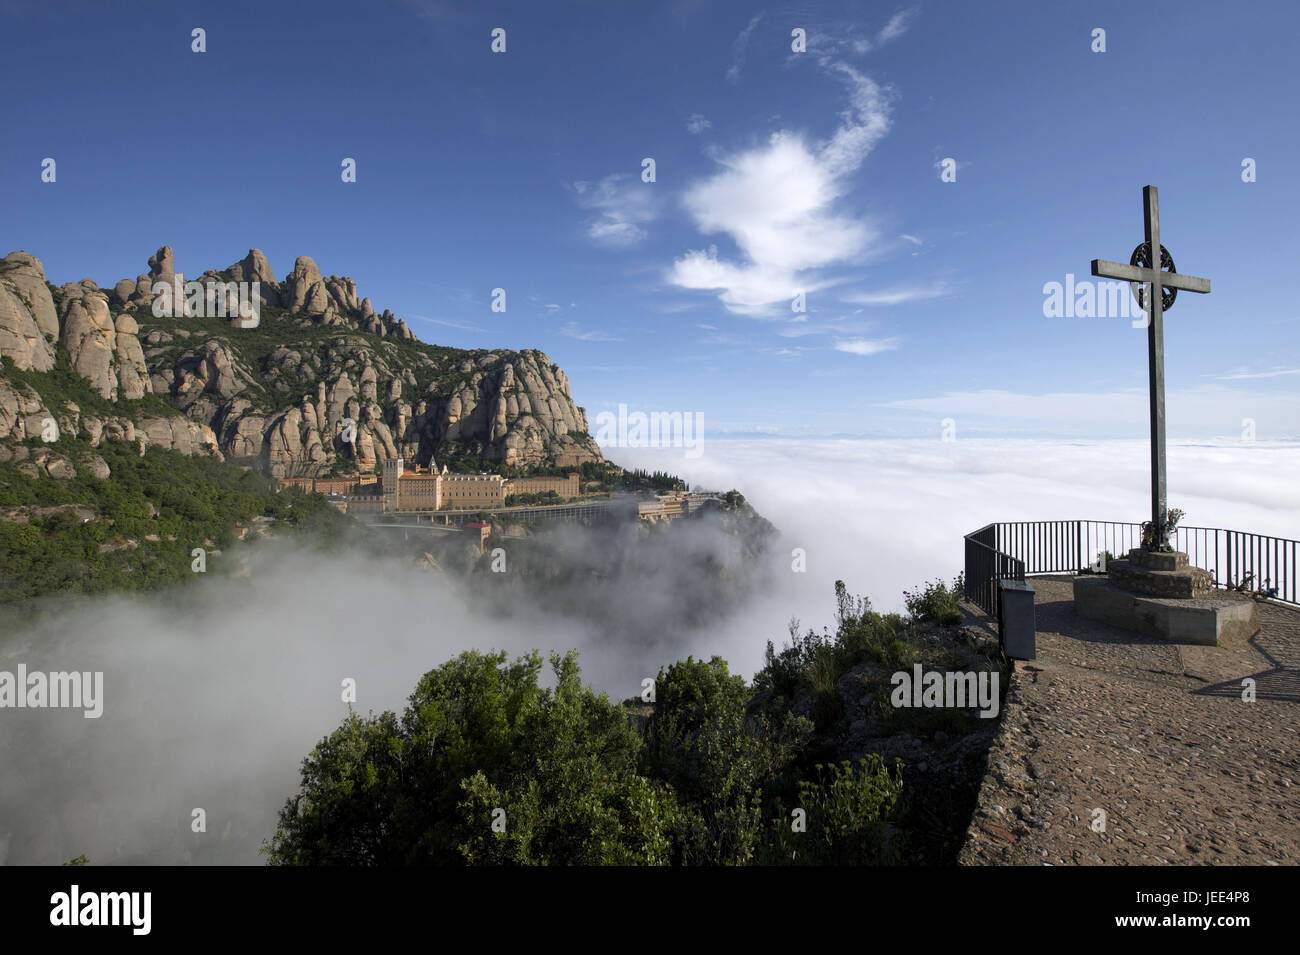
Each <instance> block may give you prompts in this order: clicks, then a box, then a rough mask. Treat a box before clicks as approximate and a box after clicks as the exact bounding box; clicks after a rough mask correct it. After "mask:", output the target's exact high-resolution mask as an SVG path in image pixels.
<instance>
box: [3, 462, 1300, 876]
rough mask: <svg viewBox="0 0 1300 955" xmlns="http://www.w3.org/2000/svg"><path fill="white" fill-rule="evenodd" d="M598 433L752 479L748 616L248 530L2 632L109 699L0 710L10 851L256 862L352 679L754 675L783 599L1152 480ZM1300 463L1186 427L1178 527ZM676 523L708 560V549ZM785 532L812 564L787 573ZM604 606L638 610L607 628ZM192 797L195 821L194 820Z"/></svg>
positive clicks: (394, 691)
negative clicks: (265, 541) (687, 660)
mask: <svg viewBox="0 0 1300 955" xmlns="http://www.w3.org/2000/svg"><path fill="white" fill-rule="evenodd" d="M605 450H606V453H607V455H608V456H609V457H610V458H611V459H613V460H615V461H616V462H617V463H619V464H622V465H624V466H625V467H645V468H650V469H656V468H657V469H663V470H668V471H672V472H674V473H677V474H679V475H681V476H682V477H684V478H686V479H687V480H688V481H690V482H691V483H692V484H693V485H694V486H697V487H703V488H711V489H718V490H727V489H730V488H733V487H734V488H737V489H739V490H741V491H742V492H743V493H744V494H745V496H746V498H747V499H748V500H749V501H750V503H752V504H753V505H754V507H755V508H756V509H757V510H758V511H759V512H760V513H761V514H763V515H764V516H765V517H767V518H768V519H769V520H771V521H772V522H773V523H774V524H775V525H776V526H777V528H778V530H779V537H778V539H777V540H776V541H775V542H774V544H773V547H772V553H771V554H770V556H769V558H768V559H767V561H765V566H764V567H763V568H762V571H763V573H762V574H761V575H756V579H761V580H762V586H761V588H759V590H758V591H757V592H756V593H754V594H753V595H752V596H751V597H750V598H749V599H748V600H746V601H744V602H743V603H742V604H741V605H740V607H739V608H738V609H732V610H729V611H727V612H726V613H725V614H723V615H721V616H716V615H715V616H712V617H710V618H709V619H707V620H705V619H701V620H700V621H698V622H697V623H694V624H692V623H689V622H688V623H685V624H683V623H680V622H678V623H674V624H672V625H669V626H665V627H663V628H661V630H660V629H656V628H655V626H654V625H653V623H651V624H649V625H647V624H646V623H645V621H647V620H649V621H653V620H654V618H655V615H656V613H655V608H656V607H668V606H671V605H673V604H674V602H675V601H676V600H678V599H679V597H681V596H682V595H683V594H686V592H687V591H688V590H689V588H691V587H692V586H693V584H692V581H691V578H690V575H689V574H688V573H684V572H683V567H684V566H685V562H683V561H677V562H675V563H674V562H673V561H672V560H671V559H664V560H662V561H659V562H658V563H655V562H651V563H650V568H651V569H649V570H648V571H645V572H644V573H641V574H640V575H639V576H638V577H636V579H632V580H629V579H627V578H626V577H624V578H620V579H619V580H618V582H617V583H615V584H604V583H602V582H601V581H600V580H599V579H598V578H593V580H592V582H591V584H590V586H591V587H592V588H593V606H597V605H598V606H600V607H601V608H602V614H603V616H599V615H594V614H588V615H584V614H583V613H582V612H580V611H577V612H575V611H567V612H563V613H557V612H554V611H552V612H547V611H542V610H538V609H536V608H535V607H533V606H530V605H517V606H514V607H512V608H510V612H509V613H508V614H504V615H503V614H500V613H494V612H489V611H488V609H487V608H486V607H485V606H484V601H483V598H482V595H481V593H480V594H479V595H477V596H473V595H471V594H470V593H469V592H468V591H467V590H466V589H465V588H464V587H463V586H462V585H461V584H459V583H458V582H457V581H456V580H455V579H454V578H449V577H445V576H438V575H435V574H430V573H429V572H427V571H423V570H420V569H419V568H416V567H414V566H412V565H411V563H410V562H408V561H398V560H395V559H394V560H379V561H375V560H371V559H368V558H364V557H362V556H361V555H360V554H342V555H336V556H331V557H323V556H320V555H318V554H315V553H313V552H309V551H305V550H302V549H297V548H294V547H292V546H291V545H288V544H286V543H285V542H279V543H277V544H275V545H272V546H269V547H262V548H260V549H259V554H260V557H258V558H257V559H256V561H255V564H254V567H253V572H252V573H250V574H249V575H248V576H244V577H222V576H220V575H215V574H214V575H210V577H209V578H206V579H205V580H204V581H203V582H202V583H201V584H199V585H197V586H191V587H186V588H182V589H180V590H178V591H174V592H170V593H167V594H143V595H129V596H128V595H115V596H107V597H96V598H85V599H68V600H65V601H57V600H56V601H55V602H54V603H53V604H52V606H51V607H49V608H48V609H47V610H46V612H45V613H43V614H42V615H41V616H40V617H39V618H38V619H37V620H36V621H35V622H34V623H32V624H30V625H28V626H27V627H25V628H22V629H20V631H19V632H18V633H16V634H10V635H8V636H6V637H4V638H3V639H0V670H10V671H12V670H14V669H15V668H16V666H17V665H18V664H19V663H24V664H26V665H27V667H28V669H29V670H47V671H48V670H81V671H87V670H90V671H94V670H102V671H104V673H105V682H104V697H105V698H104V714H103V716H102V717H101V718H99V719H85V718H83V717H82V715H81V712H80V711H77V710H3V711H0V766H3V767H4V771H3V776H2V777H0V863H9V864H23V863H28V864H51V863H53V864H57V863H59V862H63V861H66V860H67V859H70V858H72V857H74V856H77V855H79V854H82V853H85V854H86V855H88V856H89V858H90V860H91V862H92V864H93V863H101V864H103V863H112V862H118V863H186V862H194V863H213V864H228V863H233V864H257V863H258V862H260V861H261V860H260V857H259V855H258V847H259V846H260V845H261V843H262V840H264V839H266V838H267V837H269V836H270V835H271V833H272V832H273V830H274V826H275V819H276V812H277V811H278V809H279V808H280V806H282V805H283V803H284V800H285V798H286V797H288V796H289V795H290V794H291V793H292V792H294V790H295V788H296V785H297V782H298V766H299V764H300V762H301V760H302V758H303V757H304V756H305V755H306V754H307V752H308V751H309V750H310V748H311V747H312V745H313V744H314V743H316V742H317V741H318V740H319V739H320V738H321V737H322V736H324V735H325V734H327V733H328V732H329V731H330V730H332V729H333V728H334V727H336V726H337V725H338V722H339V720H340V719H342V718H343V717H344V716H345V715H346V712H347V705H346V704H344V703H343V701H342V699H341V690H340V687H341V681H342V680H343V679H345V678H352V679H354V680H356V685H357V694H358V699H357V704H356V709H357V710H358V711H360V712H362V713H366V712H368V711H371V710H373V711H376V712H378V711H382V710H385V709H397V710H400V709H401V707H402V705H403V704H404V702H405V699H406V697H407V696H408V694H409V693H410V692H411V690H412V688H413V687H414V685H415V682H416V680H417V679H418V677H419V676H420V674H422V673H423V672H425V671H426V670H428V669H431V668H433V667H435V666H437V665H439V664H440V663H442V662H444V661H446V660H447V659H448V658H449V657H451V656H452V655H454V654H455V653H457V652H459V651H461V650H464V649H469V648H480V649H490V648H499V649H504V650H507V651H509V652H510V653H512V654H516V653H520V652H523V651H525V650H529V649H533V648H537V649H541V650H543V651H551V650H566V649H569V648H571V647H576V648H577V649H578V650H579V652H580V654H581V661H582V665H583V672H584V676H585V678H586V679H587V680H589V681H590V682H592V683H593V684H594V685H595V686H596V687H597V688H598V689H601V690H604V691H606V692H608V693H610V695H611V696H612V697H615V698H622V697H627V696H632V695H636V694H637V693H639V692H640V687H641V680H642V679H643V678H644V677H646V676H653V675H654V674H655V673H656V672H657V671H658V669H659V667H660V666H662V665H666V664H668V663H671V662H672V661H673V660H675V659H679V658H683V657H685V656H686V655H687V654H693V655H695V656H697V657H700V656H704V657H707V656H711V655H713V654H720V655H722V656H724V657H725V658H726V659H727V660H728V661H729V662H730V663H731V665H732V667H733V669H734V670H736V671H739V672H741V673H743V674H745V675H746V676H750V675H752V673H753V672H754V671H755V670H756V669H757V668H758V667H759V666H760V665H761V662H762V654H763V649H764V646H765V644H766V642H767V641H768V640H772V641H774V642H776V643H778V644H779V643H780V642H781V641H782V640H783V639H785V638H786V636H787V630H788V621H789V620H790V618H791V617H797V618H798V619H799V620H800V621H801V623H802V626H803V628H804V629H807V628H809V627H813V628H816V629H821V628H822V627H825V626H830V625H831V624H832V621H833V617H834V609H835V607H834V600H833V586H834V581H835V580H836V579H843V580H844V581H846V583H847V584H848V586H849V588H850V590H852V591H854V592H856V593H859V594H865V595H867V596H869V597H870V598H871V600H872V602H873V604H874V605H875V607H876V608H877V609H879V610H900V609H902V607H903V591H904V590H905V589H911V588H913V587H914V586H916V585H918V584H920V583H922V582H923V581H925V580H927V579H935V578H944V579H951V578H952V577H953V576H954V575H955V574H956V573H958V572H959V571H960V570H961V561H962V553H963V550H962V536H963V535H964V534H966V533H967V532H969V531H971V530H974V529H976V528H978V527H981V526H983V525H984V524H987V523H990V522H992V521H1014V520H1045V519H1097V520H1119V521H1141V520H1142V519H1144V517H1145V516H1146V510H1147V507H1148V503H1147V502H1148V499H1149V491H1148V487H1147V481H1148V477H1147V454H1148V452H1147V445H1146V442H1144V441H1113V442H1096V441H1092V442H1089V441H1069V442H1067V441H1033V440H1023V439H1020V440H976V439H961V440H957V441H954V442H950V443H944V442H941V441H920V440H889V441H886V440H829V439H828V440H808V439H804V440H799V439H755V440H714V441H711V442H708V443H706V445H705V448H704V454H703V455H701V456H699V457H693V458H688V457H686V455H685V453H684V452H683V451H682V450H674V449H624V448H607V449H605ZM1298 474H1300V445H1297V444H1269V443H1266V442H1258V443H1254V444H1245V443H1233V442H1215V441H1210V442H1202V443H1187V442H1184V443H1176V444H1173V445H1171V447H1170V451H1169V501H1170V505H1171V506H1173V507H1181V508H1182V509H1183V510H1184V511H1185V512H1186V517H1185V518H1184V523H1186V524H1194V525H1203V526H1212V527H1214V526H1217V527H1228V528H1234V529H1239V530H1245V531H1256V532H1262V533H1270V534H1274V535H1276V536H1279V537H1287V538H1292V539H1300V482H1298V481H1297V480H1296V478H1297V475H1298ZM670 539H671V538H670ZM680 540H681V541H682V546H684V547H687V548H689V549H690V550H691V551H692V553H694V554H696V555H697V556H698V554H699V553H700V552H701V551H702V550H705V551H706V550H707V548H708V546H710V545H709V544H708V542H707V541H705V540H701V539H699V538H695V537H690V538H688V537H682V538H680ZM720 546H721V545H720ZM796 548H799V549H802V551H803V553H804V554H805V555H806V571H804V572H795V571H794V570H793V569H792V565H793V564H794V563H795V558H794V556H793V553H794V551H795V549H796ZM733 556H734V555H733ZM668 557H669V558H670V557H671V554H669V555H668ZM609 587H614V588H618V589H617V590H616V591H614V592H605V591H604V589H603V588H609ZM611 607H614V608H618V607H626V608H627V613H628V615H629V616H630V617H631V616H635V617H637V618H638V619H639V620H640V625H639V626H638V627H636V628H633V629H631V630H622V631H615V630H614V629H612V628H610V627H608V626H606V625H604V624H603V623H602V622H601V620H602V619H603V620H608V613H609V609H610V608H611ZM629 634H632V635H631V636H629ZM195 808H202V809H204V810H205V811H206V814H207V832H205V833H194V832H191V819H192V812H193V810H194V809H195Z"/></svg>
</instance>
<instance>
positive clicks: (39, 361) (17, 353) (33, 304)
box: [0, 252, 59, 371]
mask: <svg viewBox="0 0 1300 955" xmlns="http://www.w3.org/2000/svg"><path fill="white" fill-rule="evenodd" d="M58 335H59V319H58V316H57V315H56V314H55V311H54V299H53V298H52V297H51V296H50V290H49V288H48V287H47V286H46V284H45V269H44V268H42V267H41V263H40V262H39V261H37V259H36V257H35V256H34V255H30V254H28V253H26V252H13V253H10V254H9V255H7V256H5V258H4V260H3V261H0V355H8V356H9V357H10V358H12V359H13V361H14V365H15V366H17V367H18V368H19V369H20V370H23V371H29V370H32V371H49V370H50V369H51V368H53V367H54V344H53V343H54V340H55V339H56V338H58Z"/></svg>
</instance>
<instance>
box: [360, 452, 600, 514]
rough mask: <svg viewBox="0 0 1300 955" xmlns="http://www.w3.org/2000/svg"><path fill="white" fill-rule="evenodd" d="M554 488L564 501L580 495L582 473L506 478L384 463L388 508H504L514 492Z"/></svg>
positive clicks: (395, 461)
mask: <svg viewBox="0 0 1300 955" xmlns="http://www.w3.org/2000/svg"><path fill="white" fill-rule="evenodd" d="M547 491H554V492H555V493H556V494H557V495H559V497H560V498H561V499H562V500H565V501H568V500H572V499H573V498H575V497H577V496H578V473H577V472H576V471H571V472H569V473H568V474H566V475H565V476H564V477H525V478H503V477H502V476H501V475H499V474H452V473H451V472H450V471H448V470H447V466H446V465H443V468H442V470H441V471H437V470H431V469H429V468H422V467H418V466H417V467H415V468H413V469H407V467H406V462H405V461H403V460H402V459H401V458H390V459H389V460H387V461H385V462H384V477H383V484H382V493H383V500H384V510H385V511H388V512H393V511H414V510H437V509H439V508H443V507H445V508H450V509H455V510H467V509H471V508H479V507H504V506H505V503H506V498H507V497H509V496H510V495H511V494H545V493H546V492H547Z"/></svg>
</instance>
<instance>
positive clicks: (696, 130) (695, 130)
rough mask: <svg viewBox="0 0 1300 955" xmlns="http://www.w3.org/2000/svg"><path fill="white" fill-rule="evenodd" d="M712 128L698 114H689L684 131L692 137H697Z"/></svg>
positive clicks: (710, 124)
mask: <svg viewBox="0 0 1300 955" xmlns="http://www.w3.org/2000/svg"><path fill="white" fill-rule="evenodd" d="M712 126H713V124H712V123H710V122H709V121H708V120H707V119H705V118H704V117H703V116H701V115H700V114H699V113H691V115H690V117H688V118H687V120H686V131H687V132H688V133H690V134H691V135H692V136H698V135H700V133H702V132H704V131H705V130H706V129H711V128H712Z"/></svg>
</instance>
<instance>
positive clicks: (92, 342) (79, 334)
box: [59, 282, 138, 401]
mask: <svg viewBox="0 0 1300 955" xmlns="http://www.w3.org/2000/svg"><path fill="white" fill-rule="evenodd" d="M62 291H63V307H62V312H61V314H60V316H59V324H60V326H61V328H62V333H61V335H60V340H61V341H62V343H63V347H64V348H66V349H67V350H68V357H69V358H71V359H72V367H73V369H74V370H75V371H76V372H77V374H79V375H81V377H83V378H85V379H87V380H88V381H89V382H90V384H91V387H93V388H94V389H95V390H96V391H98V392H99V393H100V395H101V396H103V397H105V398H107V399H109V400H110V401H112V400H115V399H116V398H117V385H118V379H117V369H116V368H115V367H114V362H113V357H114V352H115V351H116V350H117V327H116V323H115V322H114V321H113V318H112V316H111V315H110V313H109V310H108V300H107V299H106V298H105V297H104V294H103V293H102V292H100V291H99V290H98V289H92V288H89V287H87V286H86V285H85V284H84V283H80V284H74V283H71V282H70V283H68V284H67V285H65V286H63V289H62ZM137 345H138V343H137Z"/></svg>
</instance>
